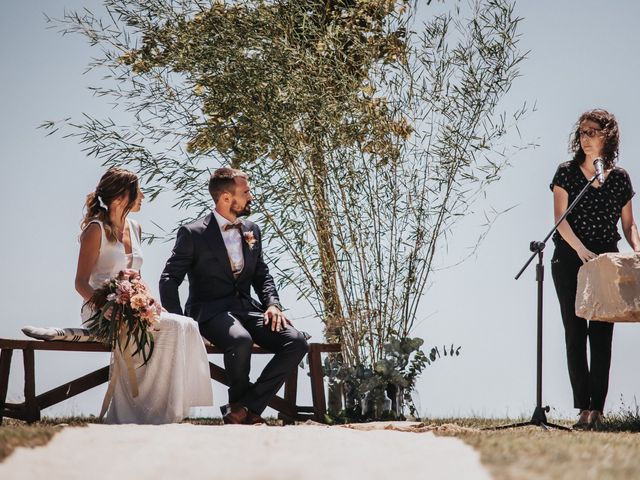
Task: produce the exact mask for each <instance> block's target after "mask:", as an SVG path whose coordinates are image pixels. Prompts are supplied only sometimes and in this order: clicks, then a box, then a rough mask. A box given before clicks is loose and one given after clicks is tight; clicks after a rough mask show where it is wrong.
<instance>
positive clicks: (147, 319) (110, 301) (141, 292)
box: [86, 272, 162, 365]
mask: <svg viewBox="0 0 640 480" xmlns="http://www.w3.org/2000/svg"><path fill="white" fill-rule="evenodd" d="M87 305H88V306H90V307H91V308H93V309H94V311H95V313H94V315H93V316H92V317H91V318H89V320H88V321H87V322H86V325H87V328H88V329H89V331H90V332H91V334H92V335H94V336H95V337H97V338H99V339H100V340H101V341H102V342H103V343H105V344H106V345H108V346H109V347H111V349H112V350H114V349H115V348H119V349H120V351H121V352H124V351H126V350H127V348H128V347H129V345H130V344H131V345H133V346H134V349H133V353H132V355H137V354H140V355H142V360H143V363H142V364H143V365H144V364H146V363H147V362H148V361H149V359H150V358H151V355H152V353H153V346H154V340H153V334H152V333H151V332H150V331H149V330H150V327H152V326H153V325H154V324H155V323H157V322H158V319H159V317H160V313H161V311H162V307H161V306H160V304H159V303H158V302H156V301H155V300H154V299H153V298H152V297H151V296H150V295H149V292H148V291H147V287H146V285H145V284H144V283H143V282H142V281H141V280H140V277H139V276H129V275H126V274H125V273H124V272H120V273H119V274H118V275H117V276H116V277H114V278H112V279H110V280H108V281H107V282H105V284H104V286H102V287H101V288H98V289H96V290H95V292H94V294H93V296H92V297H91V298H90V299H89V301H88V302H87Z"/></svg>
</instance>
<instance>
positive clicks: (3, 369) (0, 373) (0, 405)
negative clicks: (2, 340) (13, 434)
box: [0, 348, 13, 425]
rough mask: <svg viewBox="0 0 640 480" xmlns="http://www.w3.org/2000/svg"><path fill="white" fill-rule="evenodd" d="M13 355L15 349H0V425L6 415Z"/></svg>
mask: <svg viewBox="0 0 640 480" xmlns="http://www.w3.org/2000/svg"><path fill="white" fill-rule="evenodd" d="M11 355H13V350H9V349H6V348H5V349H3V350H2V351H0V425H2V417H3V416H4V409H5V402H6V401H7V391H8V390H9V372H10V371H11Z"/></svg>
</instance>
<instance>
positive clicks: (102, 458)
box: [0, 424, 490, 480]
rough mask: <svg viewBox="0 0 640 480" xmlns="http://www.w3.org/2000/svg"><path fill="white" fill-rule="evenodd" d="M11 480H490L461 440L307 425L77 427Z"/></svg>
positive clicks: (3, 468)
mask: <svg viewBox="0 0 640 480" xmlns="http://www.w3.org/2000/svg"><path fill="white" fill-rule="evenodd" d="M0 478H3V479H5V478H6V479H14V478H15V479H18V478H19V479H25V480H26V479H38V480H41V479H42V478H51V479H65V480H73V479H78V480H79V479H82V480H85V479H90V480H100V479H110V480H113V479H116V480H128V479H134V480H143V479H154V480H157V479H164V478H167V479H173V478H183V479H185V480H196V479H230V478H233V479H234V480H244V479H247V480H249V479H251V480H268V479H274V480H275V479H277V480H299V479H309V480H315V479H318V480H330V479H341V480H342V479H346V480H359V479H361V478H362V479H365V478H366V479H367V480H375V479H385V480H388V479H390V478H416V479H419V478H438V480H447V479H461V478H464V479H465V480H474V479H478V480H480V479H482V480H485V479H489V478H490V476H489V474H488V473H487V471H486V470H485V468H484V467H483V466H482V465H481V464H480V459H479V455H478V454H477V452H475V451H474V450H473V449H472V448H471V447H469V446H468V445H466V444H465V443H463V442H462V441H461V440H458V439H456V438H450V437H436V436H434V435H433V434H432V433H431V432H424V433H407V432H399V431H391V430H381V429H378V430H372V431H359V430H353V429H348V428H341V427H326V426H317V425H298V426H290V427H266V426H255V427H252V426H200V425H190V424H180V425H163V426H141V425H117V426H108V425H89V426H86V427H73V428H72V427H68V428H65V429H64V430H63V431H62V432H60V433H59V434H57V435H56V436H55V437H54V438H53V439H52V440H51V442H50V443H49V444H47V445H46V446H44V447H39V448H34V449H27V448H19V449H17V450H16V451H15V452H14V453H13V454H12V455H11V456H10V457H9V458H7V459H6V460H5V461H4V462H3V463H1V464H0Z"/></svg>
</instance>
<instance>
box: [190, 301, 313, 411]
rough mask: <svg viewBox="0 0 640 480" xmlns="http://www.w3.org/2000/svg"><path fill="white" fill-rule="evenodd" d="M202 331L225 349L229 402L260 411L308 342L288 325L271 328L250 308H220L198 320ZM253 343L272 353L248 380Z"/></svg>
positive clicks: (292, 367) (299, 358)
mask: <svg viewBox="0 0 640 480" xmlns="http://www.w3.org/2000/svg"><path fill="white" fill-rule="evenodd" d="M200 333H201V335H202V336H203V337H204V338H206V339H207V340H209V341H210V342H212V343H213V344H215V345H216V346H218V347H221V348H222V349H224V367H225V370H226V373H227V380H228V383H229V403H239V404H240V405H244V406H245V407H247V408H248V409H249V410H251V411H252V412H255V413H257V414H261V413H262V412H263V410H264V409H265V408H266V407H267V403H268V402H269V400H271V398H272V397H273V396H274V395H275V394H276V393H277V392H278V390H280V387H282V385H283V384H284V382H285V380H286V379H287V376H288V375H289V374H290V373H291V371H292V370H293V369H294V368H297V366H298V364H299V363H300V362H301V361H302V359H303V358H304V356H305V355H306V353H307V351H308V350H309V346H308V345H307V341H306V340H305V338H304V336H303V335H302V334H301V333H300V332H299V331H298V330H296V329H295V328H293V327H291V326H288V327H287V328H285V329H284V330H280V331H279V332H274V331H272V330H271V325H270V324H268V325H264V320H263V318H262V317H261V316H257V315H256V314H252V313H250V312H246V311H244V312H223V313H220V314H218V315H216V316H215V317H213V318H211V319H210V320H208V321H206V322H204V323H200ZM254 343H256V344H258V345H259V346H261V347H262V348H265V349H267V350H269V351H272V352H274V353H275V355H274V356H273V358H272V359H271V360H270V361H269V363H268V364H267V365H266V367H265V368H264V370H263V371H262V373H261V374H260V377H259V378H258V380H257V381H256V382H255V383H254V384H252V383H251V382H250V381H249V370H250V368H251V348H252V347H253V344H254Z"/></svg>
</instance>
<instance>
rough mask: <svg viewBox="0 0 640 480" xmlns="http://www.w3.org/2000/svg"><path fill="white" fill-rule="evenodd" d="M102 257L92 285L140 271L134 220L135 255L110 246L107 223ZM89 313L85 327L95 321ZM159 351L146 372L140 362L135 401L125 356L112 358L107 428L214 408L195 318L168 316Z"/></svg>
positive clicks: (156, 421)
mask: <svg viewBox="0 0 640 480" xmlns="http://www.w3.org/2000/svg"><path fill="white" fill-rule="evenodd" d="M95 223H97V224H99V225H100V228H101V230H102V242H101V244H100V255H99V256H98V259H97V260H96V264H95V266H94V268H93V271H92V272H91V277H90V279H89V284H90V285H91V287H92V288H98V287H100V286H102V285H103V284H104V282H105V281H106V280H108V279H110V278H112V277H113V276H115V275H116V274H117V273H118V272H119V271H120V270H123V269H125V268H132V269H134V270H138V271H139V270H140V267H141V266H142V250H141V246H140V238H139V229H138V226H137V224H136V223H135V222H134V221H133V220H128V226H129V233H130V237H131V250H132V252H131V253H130V254H126V253H125V250H124V245H123V244H122V243H121V242H115V243H110V242H108V241H107V238H106V236H105V232H104V228H103V226H102V223H101V222H99V221H95ZM91 314H92V312H91V310H90V309H89V308H86V307H85V308H83V310H82V315H81V316H82V321H83V323H84V322H85V321H86V320H88V319H89V318H90V317H91ZM153 335H154V350H153V354H152V356H151V359H150V360H149V362H148V363H147V364H146V365H144V366H142V359H141V356H140V355H136V356H135V357H134V362H133V363H134V367H135V372H136V377H137V381H138V392H139V393H138V396H137V397H135V398H134V397H133V395H132V389H131V385H130V383H129V377H128V375H127V367H126V362H125V359H124V355H125V354H123V353H121V352H120V351H119V350H118V349H116V351H115V352H114V353H113V355H112V357H111V372H112V374H113V372H116V375H117V377H116V378H115V379H114V382H115V385H114V387H115V390H114V393H113V398H112V400H111V404H110V406H109V410H108V412H107V416H106V422H107V423H139V424H162V423H174V422H180V421H181V420H182V419H183V418H185V417H187V416H188V415H189V409H190V408H191V407H196V406H210V405H212V404H213V394H212V389H211V380H210V377H209V363H208V359H207V353H206V350H205V347H204V343H203V341H202V337H201V336H200V332H199V330H198V324H197V323H196V322H195V321H194V320H192V319H191V318H189V317H184V316H181V315H174V314H170V313H166V312H165V313H163V314H162V316H161V317H160V322H159V323H158V325H157V331H155V332H154V334H153ZM116 364H117V365H116Z"/></svg>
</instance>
